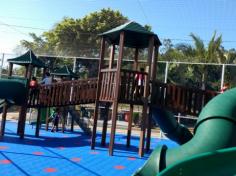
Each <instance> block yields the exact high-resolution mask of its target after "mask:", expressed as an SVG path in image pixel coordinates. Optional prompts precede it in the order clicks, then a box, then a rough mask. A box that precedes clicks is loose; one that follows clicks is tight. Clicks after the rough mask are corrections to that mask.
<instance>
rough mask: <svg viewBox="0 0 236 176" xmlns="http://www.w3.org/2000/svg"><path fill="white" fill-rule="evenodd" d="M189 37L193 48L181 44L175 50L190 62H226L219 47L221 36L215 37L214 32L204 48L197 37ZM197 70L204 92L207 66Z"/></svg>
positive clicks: (201, 41) (193, 35) (192, 35)
mask: <svg viewBox="0 0 236 176" xmlns="http://www.w3.org/2000/svg"><path fill="white" fill-rule="evenodd" d="M190 37H191V38H192V39H193V42H194V46H193V47H192V46H191V45H186V44H182V45H179V46H178V47H177V49H178V50H181V51H182V52H183V53H184V54H185V55H187V56H188V57H190V58H192V60H194V61H196V62H202V63H222V62H224V61H225V60H226V58H225V56H224V51H223V49H222V47H221V44H222V36H221V35H220V36H219V37H216V32H214V34H213V36H212V38H211V40H210V41H209V43H208V46H207V47H205V45H204V41H203V40H202V39H201V38H200V37H198V36H197V35H195V34H193V33H191V34H190ZM198 70H199V72H200V73H201V85H202V86H201V88H202V89H203V90H204V89H205V88H206V76H207V74H208V70H207V66H206V65H202V66H199V68H198Z"/></svg>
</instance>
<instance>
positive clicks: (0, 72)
mask: <svg viewBox="0 0 236 176" xmlns="http://www.w3.org/2000/svg"><path fill="white" fill-rule="evenodd" d="M3 62H4V53H2V60H1V66H0V78H1V77H2V68H3Z"/></svg>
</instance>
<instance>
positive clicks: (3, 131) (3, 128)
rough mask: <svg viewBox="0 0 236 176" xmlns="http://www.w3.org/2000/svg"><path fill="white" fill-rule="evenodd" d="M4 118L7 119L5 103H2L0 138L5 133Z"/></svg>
mask: <svg viewBox="0 0 236 176" xmlns="http://www.w3.org/2000/svg"><path fill="white" fill-rule="evenodd" d="M6 117H7V103H4V105H3V110H2V120H1V129H0V136H4V133H5V126H6Z"/></svg>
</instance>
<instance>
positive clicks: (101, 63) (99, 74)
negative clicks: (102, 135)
mask: <svg viewBox="0 0 236 176" xmlns="http://www.w3.org/2000/svg"><path fill="white" fill-rule="evenodd" d="M104 55H105V39H104V37H102V40H101V52H100V61H99V70H98V83H97V92H96V100H95V109H94V118H93V131H92V139H91V149H94V148H95V142H96V132H97V121H98V106H99V96H100V91H101V81H102V73H101V69H102V67H103V61H104Z"/></svg>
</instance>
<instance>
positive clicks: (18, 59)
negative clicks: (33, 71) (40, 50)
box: [7, 50, 46, 67]
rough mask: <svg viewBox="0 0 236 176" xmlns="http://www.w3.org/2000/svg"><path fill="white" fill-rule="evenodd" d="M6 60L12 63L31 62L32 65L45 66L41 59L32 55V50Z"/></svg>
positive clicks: (27, 63)
mask: <svg viewBox="0 0 236 176" xmlns="http://www.w3.org/2000/svg"><path fill="white" fill-rule="evenodd" d="M7 61H8V62H10V63H13V64H18V65H29V64H32V65H33V66H34V67H46V65H45V64H44V63H43V61H41V60H40V59H38V58H37V57H36V56H35V55H34V53H33V51H32V50H29V51H27V52H26V53H25V54H23V55H21V56H19V57H16V58H13V59H8V60H7Z"/></svg>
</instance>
